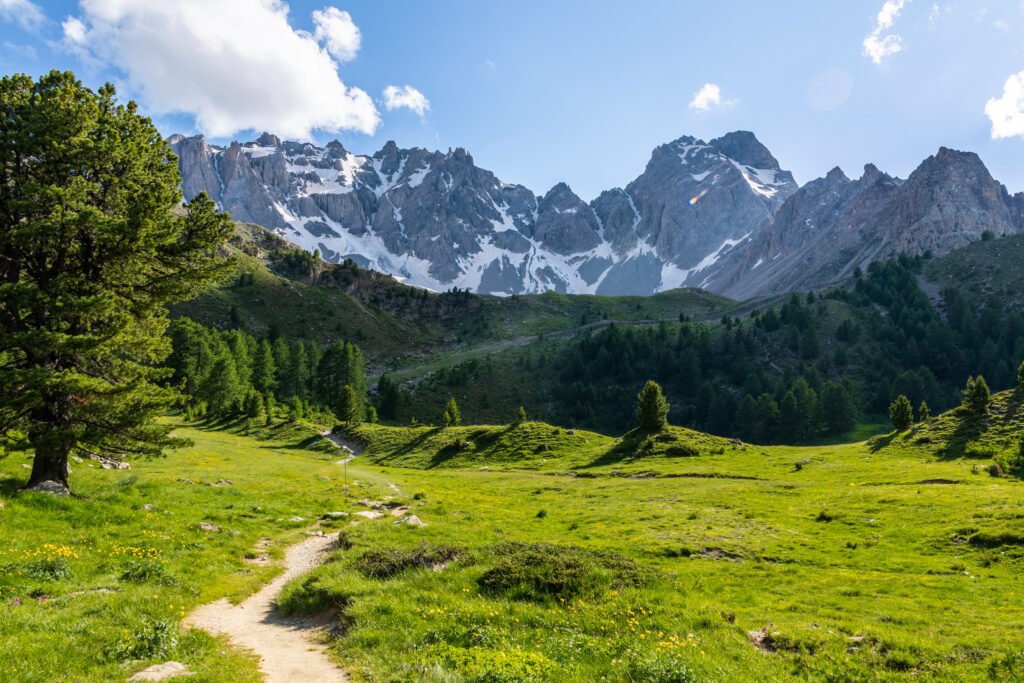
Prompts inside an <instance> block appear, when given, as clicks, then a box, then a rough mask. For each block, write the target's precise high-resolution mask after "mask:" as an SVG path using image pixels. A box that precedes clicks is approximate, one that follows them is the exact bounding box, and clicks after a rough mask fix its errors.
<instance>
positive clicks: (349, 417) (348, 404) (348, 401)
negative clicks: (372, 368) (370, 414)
mask: <svg viewBox="0 0 1024 683" xmlns="http://www.w3.org/2000/svg"><path fill="white" fill-rule="evenodd" d="M360 412H361V410H360V403H359V395H358V394H357V393H356V390H355V388H354V387H353V386H352V385H351V384H346V385H345V386H344V387H342V389H341V393H340V394H339V395H338V405H337V406H336V407H335V409H334V414H335V415H337V416H338V419H339V420H341V421H342V422H344V423H345V424H350V425H354V424H359V418H360V415H359V413H360Z"/></svg>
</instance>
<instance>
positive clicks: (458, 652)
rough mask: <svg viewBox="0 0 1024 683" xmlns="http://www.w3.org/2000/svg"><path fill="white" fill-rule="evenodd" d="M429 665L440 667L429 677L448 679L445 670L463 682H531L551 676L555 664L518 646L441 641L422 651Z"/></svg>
mask: <svg viewBox="0 0 1024 683" xmlns="http://www.w3.org/2000/svg"><path fill="white" fill-rule="evenodd" d="M424 658H425V660H426V661H427V663H428V666H429V665H433V666H434V667H440V668H441V670H442V671H441V672H437V673H438V674H440V675H435V676H434V677H432V679H431V680H449V679H451V678H452V677H451V676H450V675H445V672H452V673H454V674H456V675H457V676H458V679H457V680H462V681H465V682H466V683H532V682H533V681H547V680H551V678H552V676H553V675H554V673H555V672H556V671H557V666H556V665H555V663H554V662H552V661H551V660H550V659H548V658H547V657H545V656H544V655H542V654H540V653H537V652H523V651H522V650H502V651H497V650H492V649H489V648H482V647H454V646H452V645H449V644H447V643H442V644H439V645H435V646H432V647H430V648H429V649H428V650H427V651H426V653H425V654H424Z"/></svg>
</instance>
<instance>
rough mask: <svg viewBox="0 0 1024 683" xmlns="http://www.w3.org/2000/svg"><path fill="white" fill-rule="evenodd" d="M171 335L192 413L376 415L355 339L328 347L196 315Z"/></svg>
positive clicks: (178, 380) (178, 379)
mask: <svg viewBox="0 0 1024 683" xmlns="http://www.w3.org/2000/svg"><path fill="white" fill-rule="evenodd" d="M168 335H169V337H170V340H171V347H172V351H171V355H170V356H169V357H168V359H167V363H166V364H167V365H168V367H170V368H171V369H172V370H173V375H172V376H171V379H170V382H171V383H172V384H174V385H175V386H177V387H179V388H180V389H181V391H182V393H183V394H184V395H185V396H186V403H185V413H186V415H187V416H188V417H202V416H207V417H217V418H238V417H248V418H250V419H253V420H258V419H260V418H261V417H262V418H267V417H269V416H270V415H272V414H273V413H274V412H275V409H276V408H279V407H280V408H283V409H287V410H288V412H289V415H290V416H291V417H292V418H301V417H304V416H306V415H307V414H320V415H323V416H327V417H329V416H330V415H336V416H346V417H347V418H348V419H359V420H363V419H368V420H374V419H375V417H376V410H375V408H374V407H373V406H372V405H371V404H370V403H369V402H368V400H367V386H366V361H365V359H364V358H363V352H362V351H361V350H360V348H359V347H358V346H356V345H355V344H353V343H351V342H347V341H339V342H337V343H335V344H332V345H330V346H328V347H327V348H321V346H320V345H319V344H318V343H317V342H315V341H311V340H294V341H287V340H286V339H284V338H283V337H280V336H277V337H269V336H268V337H260V338H257V337H254V336H253V335H251V334H248V333H247V332H244V331H241V330H225V331H222V330H216V329H213V328H209V327H205V326H203V325H200V324H199V323H197V322H195V321H193V320H190V319H189V318H180V319H178V320H175V321H174V322H173V323H172V324H171V326H170V329H169V331H168ZM346 388H350V389H351V392H346ZM353 396H354V404H353V398H352V397H353ZM346 402H347V403H346Z"/></svg>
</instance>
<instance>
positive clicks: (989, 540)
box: [968, 531, 1024, 548]
mask: <svg viewBox="0 0 1024 683" xmlns="http://www.w3.org/2000/svg"><path fill="white" fill-rule="evenodd" d="M968 543H970V544H971V545H973V546H975V547H977V548H998V547H999V546H1003V545H1024V534H1019V533H1015V532H1013V531H979V532H978V533H976V534H974V535H973V536H971V537H970V538H969V539H968Z"/></svg>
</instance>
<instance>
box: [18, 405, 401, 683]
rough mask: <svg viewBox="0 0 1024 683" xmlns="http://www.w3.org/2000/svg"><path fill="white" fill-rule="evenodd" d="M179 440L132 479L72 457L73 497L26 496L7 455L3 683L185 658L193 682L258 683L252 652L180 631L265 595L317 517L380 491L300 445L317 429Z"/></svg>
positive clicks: (83, 675)
mask: <svg viewBox="0 0 1024 683" xmlns="http://www.w3.org/2000/svg"><path fill="white" fill-rule="evenodd" d="M175 433H177V434H178V435H180V436H184V437H188V438H191V439H192V440H193V441H194V442H195V445H194V447H192V448H189V449H187V450H184V451H179V452H174V453H172V454H171V455H169V456H168V457H167V458H165V459H160V460H154V461H142V462H136V463H134V464H133V466H132V469H130V470H107V469H100V467H99V466H98V464H96V463H94V462H93V461H85V462H75V461H73V462H72V463H71V468H72V473H71V476H70V480H71V485H72V488H73V490H74V491H75V493H76V496H75V497H73V498H56V497H54V496H51V495H48V494H44V493H28V492H24V491H21V490H20V489H19V487H20V486H21V485H23V484H24V482H25V479H26V477H27V474H28V470H27V469H25V468H24V467H23V465H24V464H26V463H29V462H30V461H29V460H28V459H26V458H25V457H24V455H23V454H19V453H14V454H11V455H8V456H7V457H6V458H0V529H2V541H0V680H3V681H11V682H12V683H13V682H15V681H17V682H19V683H20V682H29V681H32V682H39V683H43V682H46V683H49V682H51V681H71V680H78V681H95V682H108V681H122V680H125V679H126V678H127V677H128V676H130V675H132V674H133V673H134V672H136V671H138V670H141V669H143V668H145V667H146V666H148V665H150V664H154V663H159V662H164V661H167V660H177V661H181V662H184V663H186V664H187V666H188V668H189V669H190V670H191V671H193V672H195V673H196V674H197V675H196V676H194V677H191V678H189V679H188V680H190V681H218V682H219V681H258V680H260V676H259V673H258V671H257V669H256V660H255V659H254V657H253V656H252V655H251V654H248V653H244V652H241V651H239V650H237V649H234V648H231V647H227V646H226V645H225V643H224V642H221V641H218V640H215V639H214V638H212V637H210V636H208V635H207V634H205V633H204V632H202V631H195V630H193V631H187V632H185V631H183V630H182V629H180V628H179V622H180V621H181V619H183V618H184V616H185V615H186V614H187V613H188V612H189V611H190V610H191V609H192V608H193V607H195V606H197V605H199V604H202V603H206V602H209V601H212V600H216V599H218V598H222V597H228V598H230V599H232V600H233V601H237V600H240V599H241V598H243V597H244V596H246V595H248V594H250V593H252V592H254V591H255V590H256V589H257V588H258V587H259V586H260V585H261V584H263V583H265V582H267V581H269V580H270V579H271V578H272V577H273V576H274V575H275V574H277V573H278V572H279V571H280V570H279V569H278V568H276V567H275V566H274V565H273V560H275V559H280V557H281V556H282V553H281V549H282V548H283V547H284V546H286V545H288V544H291V543H294V542H296V541H298V540H300V539H301V538H304V535H303V531H304V530H306V529H309V528H310V527H311V525H314V524H316V523H317V518H318V516H319V515H321V514H323V513H324V512H328V511H338V510H342V511H343V510H350V509H354V507H353V504H352V503H351V502H350V500H351V497H352V496H355V497H361V496H366V495H378V491H380V490H381V489H380V488H378V487H375V486H373V485H372V484H371V482H373V481H379V478H378V477H377V476H376V475H361V476H360V477H359V484H358V485H356V484H355V483H354V482H353V481H352V479H351V478H350V479H349V482H348V483H349V485H350V486H351V487H352V488H348V489H346V488H345V487H344V481H343V480H342V477H343V473H342V472H341V468H339V467H338V466H337V465H335V464H334V461H335V460H337V453H336V452H335V453H330V454H323V453H317V452H315V451H310V450H307V449H304V448H300V447H299V446H298V443H299V442H305V441H307V440H308V439H309V437H310V436H311V434H310V432H309V430H308V429H307V430H300V429H298V428H296V427H295V426H289V425H284V426H281V427H279V428H277V429H275V430H274V434H273V435H272V437H273V438H270V439H267V440H264V441H256V440H254V439H251V438H248V437H245V436H242V435H238V434H231V433H228V432H226V431H213V430H210V429H205V428H202V429H201V428H197V427H195V426H190V425H185V424H181V425H178V426H176V428H175ZM312 435H313V436H315V432H313V434H312ZM339 524H340V523H335V522H331V521H330V520H325V521H323V522H321V523H320V525H321V527H322V528H324V529H325V530H328V531H329V530H330V528H331V526H332V525H333V526H338V525H339ZM204 525H211V526H205V528H204ZM261 558H262V559H261Z"/></svg>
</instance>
